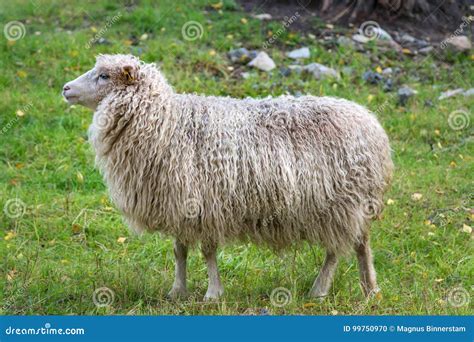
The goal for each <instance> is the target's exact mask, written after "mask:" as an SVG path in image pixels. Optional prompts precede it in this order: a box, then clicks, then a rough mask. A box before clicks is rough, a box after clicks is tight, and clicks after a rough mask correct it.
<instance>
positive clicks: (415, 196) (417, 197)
mask: <svg viewBox="0 0 474 342" xmlns="http://www.w3.org/2000/svg"><path fill="white" fill-rule="evenodd" d="M422 198H423V194H420V193H419V192H415V193H413V194H412V195H411V199H412V200H413V201H419V200H421V199H422Z"/></svg>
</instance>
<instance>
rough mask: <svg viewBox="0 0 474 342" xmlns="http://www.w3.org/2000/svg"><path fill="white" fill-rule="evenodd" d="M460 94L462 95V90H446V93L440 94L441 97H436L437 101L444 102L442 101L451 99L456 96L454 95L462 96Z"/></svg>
mask: <svg viewBox="0 0 474 342" xmlns="http://www.w3.org/2000/svg"><path fill="white" fill-rule="evenodd" d="M462 93H464V89H462V88H457V89H454V90H448V91H445V92H442V93H441V95H440V96H439V97H438V100H444V99H447V98H450V97H453V96H456V95H459V94H462Z"/></svg>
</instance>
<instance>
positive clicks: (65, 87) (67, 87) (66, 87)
mask: <svg viewBox="0 0 474 342" xmlns="http://www.w3.org/2000/svg"><path fill="white" fill-rule="evenodd" d="M69 89H71V88H70V87H69V86H67V85H65V86H64V88H63V91H66V90H69Z"/></svg>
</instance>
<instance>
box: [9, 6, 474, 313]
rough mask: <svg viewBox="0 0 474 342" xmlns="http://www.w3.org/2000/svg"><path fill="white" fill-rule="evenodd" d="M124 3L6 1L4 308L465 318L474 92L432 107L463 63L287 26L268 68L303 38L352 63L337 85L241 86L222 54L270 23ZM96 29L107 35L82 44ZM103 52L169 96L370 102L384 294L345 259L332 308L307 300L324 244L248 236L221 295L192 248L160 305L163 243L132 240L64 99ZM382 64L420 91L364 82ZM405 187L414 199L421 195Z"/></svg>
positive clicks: (263, 78) (168, 274) (315, 53)
mask: <svg viewBox="0 0 474 342" xmlns="http://www.w3.org/2000/svg"><path fill="white" fill-rule="evenodd" d="M123 2H124V3H125V5H123V6H122V5H121V4H119V2H117V1H113V0H103V1H91V3H90V4H88V5H77V4H76V3H77V2H75V1H72V0H68V1H55V2H51V1H48V2H41V1H39V0H38V1H27V0H23V1H15V4H13V2H9V3H4V4H2V8H1V9H0V22H1V23H2V24H5V23H7V22H10V21H13V20H21V21H22V22H23V23H24V24H25V27H26V31H27V32H26V35H25V36H24V37H23V38H22V39H19V40H17V41H15V42H14V43H12V42H8V41H7V39H5V37H4V36H1V37H0V68H1V70H2V72H1V73H0V98H1V101H0V128H1V129H2V130H1V131H0V205H1V206H2V208H3V207H4V206H5V208H8V210H10V211H15V209H18V208H15V206H14V205H15V204H19V206H20V208H19V209H20V210H19V211H17V212H16V213H18V215H14V214H15V213H13V215H12V213H11V212H10V213H9V215H6V212H2V213H1V214H0V237H1V242H0V251H1V256H2V259H1V260H2V261H1V270H2V276H3V279H4V280H3V281H2V282H1V285H0V296H1V304H2V305H1V307H2V309H1V312H2V313H3V314H243V313H257V314H261V313H265V312H269V313H271V314H472V313H473V310H472V302H474V300H471V303H470V304H465V305H462V306H459V307H457V305H452V304H453V300H452V299H453V297H450V296H449V295H448V294H449V293H450V291H452V290H453V289H456V288H458V287H461V288H463V289H464V291H465V292H464V295H467V297H469V296H470V295H472V294H473V289H472V287H471V286H472V284H473V279H474V262H473V257H472V255H473V253H472V251H473V250H472V243H473V239H472V235H471V234H470V233H469V232H468V230H469V227H467V226H472V220H473V214H472V213H473V211H472V197H473V188H472V174H473V173H474V170H473V154H472V152H473V149H472V140H470V138H471V137H472V133H473V130H472V122H471V123H470V124H467V125H464V127H463V128H462V129H459V130H454V129H452V128H451V127H450V125H449V123H448V118H449V116H450V113H452V112H453V111H456V110H463V111H464V113H465V114H464V115H465V116H464V117H465V118H469V119H470V120H471V121H472V116H471V112H470V111H469V110H470V109H471V110H472V108H473V107H474V106H473V104H474V103H473V102H474V101H473V97H471V98H470V99H469V98H465V97H463V96H458V97H454V98H451V99H447V100H444V101H442V102H439V101H438V100H437V97H438V95H439V93H440V92H441V91H444V90H447V89H453V88H457V87H464V88H470V87H472V84H471V85H470V83H471V82H472V80H473V79H474V71H473V68H472V57H469V56H466V57H456V58H452V59H451V60H450V62H447V63H445V62H442V61H439V60H438V61H434V60H433V59H432V58H431V57H428V58H426V59H424V60H421V61H420V60H418V61H415V60H413V59H412V58H411V57H408V56H401V57H400V56H396V55H393V54H388V55H387V54H385V55H384V54H380V53H378V52H377V51H376V48H375V47H374V48H373V51H372V53H369V54H364V53H359V52H355V51H352V50H351V49H344V48H338V47H322V46H321V45H318V44H316V43H315V42H314V41H313V40H311V38H308V37H306V36H304V35H302V34H299V33H297V32H292V30H291V27H290V28H289V29H288V30H287V31H285V32H283V33H281V34H279V37H278V39H277V40H276V42H275V43H274V44H272V45H270V47H269V49H268V53H269V54H270V55H271V56H272V57H273V58H274V60H275V61H276V63H277V64H279V65H287V64H290V62H289V61H288V59H287V58H285V56H284V52H285V51H288V50H290V49H292V48H294V47H299V46H301V45H307V46H310V47H311V53H312V57H311V59H310V61H309V62H319V63H322V64H325V65H328V66H332V67H335V68H338V69H342V68H343V67H344V66H350V67H352V68H353V71H354V72H353V74H352V75H351V76H345V77H343V78H342V79H341V80H340V81H338V82H334V81H331V80H324V81H316V80H313V79H310V78H306V77H302V76H299V75H295V74H292V75H290V76H289V77H284V76H282V75H281V74H280V73H279V72H278V70H275V71H274V72H272V73H269V74H267V73H263V72H258V71H255V70H250V72H251V76H250V77H249V78H248V79H241V78H239V77H236V76H235V73H233V71H232V70H231V69H230V68H229V67H230V66H231V64H230V62H229V61H228V59H227V57H226V52H227V51H228V50H229V49H231V48H235V47H238V46H239V45H242V46H245V47H247V48H255V49H261V48H262V44H263V42H265V41H266V40H267V39H268V34H269V31H273V32H277V31H278V29H280V28H281V27H282V26H281V23H278V22H272V23H264V24H262V22H260V21H258V20H256V19H252V18H250V17H249V15H248V14H246V13H243V12H240V11H239V8H238V7H237V6H236V5H235V3H233V2H231V1H225V2H224V4H223V6H222V8H220V9H219V7H220V5H219V4H218V5H216V6H215V7H217V10H216V9H214V8H213V7H211V6H208V5H207V4H206V2H205V1H201V0H199V1H198V0H195V1H186V2H184V1H176V0H174V1H171V0H166V1H160V4H159V5H153V4H152V2H153V1H145V0H142V1H135V2H139V4H138V6H135V5H133V3H134V1H123ZM120 3H121V2H120ZM127 4H128V7H127ZM79 6H84V7H82V8H81V7H79ZM205 11H207V12H205ZM113 17H116V20H114V23H113V24H112V25H109V26H110V28H107V25H106V22H107V20H108V19H109V20H111V18H113ZM107 18H108V19H107ZM190 20H195V21H197V22H199V23H201V24H202V27H203V36H202V38H200V39H196V40H194V41H188V40H185V39H183V35H182V32H181V28H182V26H183V24H185V23H186V22H188V21H190ZM316 25H317V23H316V22H315V26H316ZM103 28H106V30H105V31H106V32H105V33H104V34H103V37H104V38H106V39H107V41H108V42H109V44H108V45H92V47H90V48H88V42H89V41H90V40H91V39H93V38H94V36H95V35H96V34H98V33H100V32H101V30H102V29H103ZM280 31H281V30H280ZM145 33H146V36H143V34H145ZM140 38H141V39H140ZM98 53H133V54H136V55H141V58H142V59H144V60H145V61H149V62H151V61H157V62H159V63H160V64H161V65H162V69H163V70H164V72H165V74H166V75H167V76H168V79H169V80H170V82H171V83H172V84H173V85H174V86H175V88H176V89H177V90H178V91H185V92H198V93H206V94H215V95H231V96H234V97H245V96H255V97H265V96H267V95H274V96H276V95H280V94H284V93H286V92H289V93H295V92H301V93H311V94H314V95H332V96H339V97H343V98H348V99H351V100H354V101H356V102H359V103H361V104H364V105H366V106H368V107H369V108H370V109H372V110H374V111H376V112H377V115H378V117H379V118H380V120H381V122H382V124H383V126H384V127H385V129H386V130H387V132H388V134H389V136H390V139H391V142H392V147H393V150H394V152H393V158H394V161H395V164H396V173H395V179H394V182H393V186H392V189H391V191H390V192H389V193H388V194H387V197H386V200H387V201H389V203H390V205H388V206H387V207H386V210H385V212H384V217H383V218H382V219H381V220H378V221H376V222H375V223H374V225H373V238H372V245H373V249H374V254H375V265H376V269H377V270H378V279H379V283H380V286H381V288H382V295H379V296H377V298H374V299H372V300H370V301H368V302H367V301H365V300H364V298H363V297H362V295H361V290H360V288H359V285H358V271H357V264H356V260H355V258H354V257H353V258H348V259H346V260H343V261H342V263H341V264H340V266H339V268H338V271H337V275H336V279H335V283H334V285H333V287H332V291H331V294H330V296H329V297H328V298H327V299H326V301H324V302H323V303H319V302H314V301H312V300H310V299H309V298H307V297H306V296H305V294H306V292H307V291H308V289H309V288H310V286H311V284H312V282H313V279H314V277H315V275H316V273H317V270H318V268H319V266H320V265H321V263H322V260H323V252H322V250H321V249H320V248H318V247H311V246H301V248H298V249H294V250H290V251H288V252H287V253H285V254H282V255H274V254H272V253H271V252H270V251H268V250H261V249H257V248H256V247H255V246H253V245H251V244H247V245H245V244H244V245H234V246H228V247H226V248H224V249H222V250H221V251H220V253H219V263H220V268H221V273H222V278H223V282H224V285H225V288H226V296H225V298H223V299H222V301H220V302H219V303H204V302H202V296H203V295H204V292H205V289H206V272H205V266H204V263H203V260H202V258H201V257H200V255H199V253H198V252H197V251H193V252H192V253H191V255H190V260H189V286H190V290H191V293H192V295H191V297H190V298H188V299H187V300H183V301H178V302H172V301H168V300H166V298H165V294H166V293H167V291H168V290H169V288H170V287H171V283H172V279H173V253H172V241H171V240H170V239H169V238H167V237H164V236H159V235H146V236H143V237H139V238H137V237H134V236H130V235H129V233H128V230H127V228H126V227H125V226H124V224H123V223H122V220H121V217H120V215H119V213H118V212H117V211H116V210H115V209H114V207H113V204H111V203H110V202H109V200H108V198H107V193H106V189H105V186H104V184H103V182H102V180H101V177H100V175H99V173H98V172H97V171H96V170H95V169H94V168H93V154H92V152H91V150H90V148H89V146H88V144H87V141H86V130H87V127H88V125H89V124H90V122H91V117H92V113H91V112H90V111H88V110H86V109H84V108H81V107H72V108H70V107H68V106H67V105H66V103H64V102H63V101H62V99H61V96H60V91H61V88H62V85H63V84H64V83H65V82H66V81H69V80H71V79H73V78H75V77H76V76H78V75H80V74H81V73H83V72H84V71H86V70H88V69H89V68H90V67H91V66H92V65H93V64H94V56H95V55H96V54H98ZM376 56H378V57H376ZM377 59H378V60H377ZM309 62H308V63H309ZM433 63H435V64H433ZM388 66H392V67H399V68H401V70H402V72H401V74H400V75H399V76H397V79H396V82H397V84H399V85H401V84H408V85H410V86H411V87H412V88H414V89H416V90H417V91H418V94H417V95H416V96H415V97H414V98H413V99H410V101H409V102H408V104H407V105H406V106H405V107H400V106H398V105H397V100H396V96H395V95H394V93H384V92H383V91H382V89H381V87H379V86H373V85H367V84H366V83H365V82H364V81H363V80H362V77H361V75H362V73H363V72H364V71H367V70H375V69H377V67H381V68H384V67H388ZM247 71H248V70H247ZM425 101H432V103H433V105H432V106H429V105H426V104H425ZM414 193H418V194H421V198H419V197H420V195H418V197H417V195H415V197H416V198H417V199H418V200H414V199H413V194H414ZM416 198H415V199H416ZM12 200H13V201H14V202H12ZM15 201H16V202H15ZM12 203H13V204H12ZM23 203H24V205H25V208H24V209H25V211H24V212H22V210H21V209H22V208H21V205H22V204H23ZM7 204H8V205H7ZM14 216H18V217H16V218H15V217H14ZM463 227H464V231H463ZM123 238H126V239H123ZM100 287H108V288H109V289H110V290H112V291H113V293H114V300H113V303H112V304H111V305H109V306H106V307H98V306H96V305H95V304H94V302H93V300H92V297H93V292H94V290H96V289H97V288H100ZM277 287H285V288H287V289H288V290H289V291H290V293H291V297H292V298H291V301H290V302H289V303H288V304H287V305H285V306H283V307H277V306H275V305H273V304H272V302H271V300H270V294H271V293H272V291H273V290H274V289H275V288H277ZM461 294H462V293H461ZM448 298H450V299H451V300H449V301H448ZM457 298H458V297H457ZM458 299H459V298H458ZM454 304H455V303H454Z"/></svg>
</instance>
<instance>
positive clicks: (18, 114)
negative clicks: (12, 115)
mask: <svg viewBox="0 0 474 342" xmlns="http://www.w3.org/2000/svg"><path fill="white" fill-rule="evenodd" d="M16 116H19V117H22V116H25V112H24V111H22V110H21V109H18V110H17V111H16Z"/></svg>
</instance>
